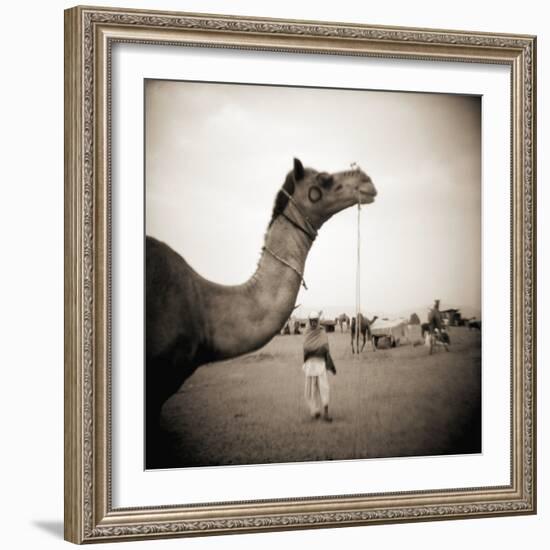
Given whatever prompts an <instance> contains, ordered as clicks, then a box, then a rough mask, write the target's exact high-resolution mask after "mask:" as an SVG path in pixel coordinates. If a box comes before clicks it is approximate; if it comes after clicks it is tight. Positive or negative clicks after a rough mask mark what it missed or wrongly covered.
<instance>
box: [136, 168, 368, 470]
mask: <svg viewBox="0 0 550 550" xmlns="http://www.w3.org/2000/svg"><path fill="white" fill-rule="evenodd" d="M376 193H377V192H376V189H375V187H374V184H373V183H372V180H371V178H370V177H369V176H368V175H367V174H365V173H364V172H363V171H362V170H360V169H359V168H354V169H352V170H347V171H343V172H337V173H334V174H329V173H327V172H318V171H317V170H314V169H312V168H305V167H304V166H303V165H302V163H301V161H300V160H299V159H294V166H293V169H292V170H291V171H290V172H289V173H288V174H287V176H286V179H285V181H284V183H283V185H282V187H281V188H280V190H279V191H278V193H277V196H276V198H275V204H274V207H273V212H272V216H271V221H270V222H269V225H268V228H267V231H266V234H265V238H264V246H263V248H262V254H261V257H260V260H259V262H258V266H257V269H256V271H255V273H254V274H253V275H252V276H251V278H250V279H249V280H248V281H247V282H245V283H243V284H241V285H235V286H224V285H220V284H217V283H214V282H210V281H208V280H206V279H204V278H203V277H201V276H200V275H199V274H198V273H196V272H195V271H194V270H193V268H192V267H191V266H190V265H189V264H188V263H187V262H186V261H185V260H184V259H183V258H182V257H181V256H180V255H179V254H178V253H177V252H175V251H174V250H172V249H171V248H170V247H169V246H168V245H167V244H165V243H163V242H161V241H159V240H157V239H155V238H153V237H150V236H147V237H146V375H145V387H146V397H145V401H146V403H145V407H146V413H145V417H146V438H147V444H146V447H147V448H146V464H147V465H149V464H151V463H152V461H153V460H154V459H153V456H154V454H155V448H156V445H157V442H158V435H159V434H160V432H161V430H160V415H161V409H162V406H163V404H164V403H165V402H166V401H167V400H168V398H169V397H170V396H172V395H173V394H174V393H176V392H177V391H178V390H179V388H180V387H181V385H182V384H183V383H184V382H185V380H186V379H187V378H189V376H191V375H192V374H193V372H194V371H195V370H196V369H197V368H198V367H200V366H201V365H204V364H205V363H210V362H213V361H221V360H223V359H230V358H233V357H237V356H240V355H243V354H245V353H250V352H252V351H255V350H257V349H259V348H261V347H262V346H264V345H265V344H267V342H269V341H270V340H271V339H272V338H273V336H275V335H276V334H279V332H280V330H281V328H282V327H283V326H284V324H285V323H286V321H287V320H288V318H289V317H290V314H291V313H292V311H293V308H294V304H295V303H296V297H297V295H298V291H299V289H300V284H304V285H305V282H304V280H303V272H304V265H305V261H306V257H307V254H308V252H309V250H310V248H311V246H312V244H313V241H314V239H315V237H316V236H317V231H318V230H319V229H320V228H321V226H322V225H323V224H324V223H325V222H326V221H327V220H329V219H330V218H331V217H332V216H333V215H334V214H336V213H338V212H340V211H342V210H344V209H346V208H348V207H350V206H353V205H354V204H357V203H358V202H360V203H361V204H368V203H372V202H373V201H374V198H375V196H376ZM235 319H238V320H239V322H238V323H235V322H234V321H235Z"/></svg>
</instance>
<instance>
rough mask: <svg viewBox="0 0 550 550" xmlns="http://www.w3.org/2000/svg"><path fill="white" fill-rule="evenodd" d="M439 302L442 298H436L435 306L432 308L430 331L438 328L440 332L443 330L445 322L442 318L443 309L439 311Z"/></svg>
mask: <svg viewBox="0 0 550 550" xmlns="http://www.w3.org/2000/svg"><path fill="white" fill-rule="evenodd" d="M439 302H440V300H435V302H434V306H433V308H432V309H431V310H430V314H429V319H428V321H429V323H430V332H432V333H433V332H435V329H438V330H439V332H441V331H442V330H443V322H442V319H441V311H439Z"/></svg>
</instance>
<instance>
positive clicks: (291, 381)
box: [144, 79, 483, 469]
mask: <svg viewBox="0 0 550 550" xmlns="http://www.w3.org/2000/svg"><path fill="white" fill-rule="evenodd" d="M481 114H482V99H481V97H480V96H478V95H458V94H442V93H437V94H436V93H413V92H398V91H381V90H362V89H337V88H314V87H298V86H281V85H277V86H271V85H253V84H235V83H224V82H199V81H179V80H160V79H146V80H145V84H144V117H145V143H144V154H145V166H144V170H145V237H144V238H145V240H144V247H145V319H144V334H145V349H144V354H145V379H144V380H145V395H144V399H145V449H144V456H145V468H146V469H166V468H189V467H209V466H210V467H211V466H239V465H253V464H275V463H277V464H281V463H296V462H317V461H345V460H365V459H388V458H392V459H403V460H405V459H411V458H412V457H422V456H432V457H433V456H440V455H467V454H479V453H482V452H483V447H482V430H481V427H482V400H481V380H482V322H483V318H482V296H481V288H482V263H481V258H482V247H481V242H482V234H481V227H482V219H481V212H482V193H481V188H482V186H481V153H482V150H481V131H482V128H481Z"/></svg>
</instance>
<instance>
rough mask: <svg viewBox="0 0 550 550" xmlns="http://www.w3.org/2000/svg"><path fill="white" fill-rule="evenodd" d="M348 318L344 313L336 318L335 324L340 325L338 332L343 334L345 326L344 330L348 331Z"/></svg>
mask: <svg viewBox="0 0 550 550" xmlns="http://www.w3.org/2000/svg"><path fill="white" fill-rule="evenodd" d="M349 322H350V321H349V317H348V316H347V315H346V314H345V313H340V315H338V317H336V324H338V325H340V332H344V325H346V330H348V329H349Z"/></svg>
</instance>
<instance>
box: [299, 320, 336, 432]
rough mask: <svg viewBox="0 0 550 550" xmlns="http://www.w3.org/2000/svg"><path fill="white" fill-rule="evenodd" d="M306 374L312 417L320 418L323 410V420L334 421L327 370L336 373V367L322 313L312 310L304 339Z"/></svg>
mask: <svg viewBox="0 0 550 550" xmlns="http://www.w3.org/2000/svg"><path fill="white" fill-rule="evenodd" d="M302 368H303V370H304V374H305V375H306V382H305V392H304V394H305V398H306V402H307V404H308V406H309V410H310V413H311V417H312V418H320V417H321V411H322V412H323V420H324V421H325V422H332V418H331V417H330V416H329V414H328V403H329V383H328V376H327V370H330V371H331V372H332V373H333V374H336V368H335V367H334V363H333V362H332V358H331V356H330V352H329V347H328V338H327V335H326V333H325V331H324V329H323V327H321V323H320V314H319V312H318V311H312V312H311V313H310V315H309V327H308V329H307V331H306V337H305V340H304V365H303V367H302Z"/></svg>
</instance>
